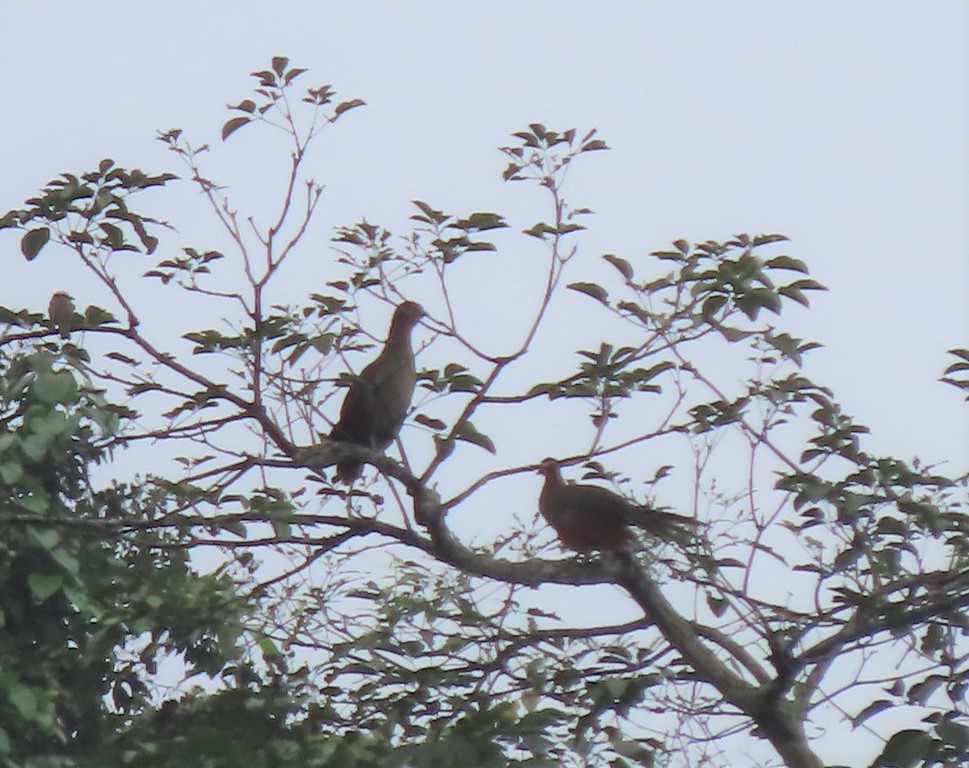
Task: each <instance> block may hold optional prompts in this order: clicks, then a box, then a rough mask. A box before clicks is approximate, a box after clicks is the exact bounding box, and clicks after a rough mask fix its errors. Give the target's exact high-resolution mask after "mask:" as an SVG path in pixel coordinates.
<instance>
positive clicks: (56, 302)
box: [47, 291, 74, 339]
mask: <svg viewBox="0 0 969 768" xmlns="http://www.w3.org/2000/svg"><path fill="white" fill-rule="evenodd" d="M47 314H48V316H49V317H50V321H51V324H52V325H53V326H54V327H55V328H56V329H57V330H58V331H60V334H61V338H62V339H66V338H68V337H70V335H71V323H72V321H73V320H74V299H73V298H71V295H70V294H69V293H68V292H67V291H58V292H57V293H55V294H54V295H53V296H51V297H50V304H49V305H48V306H47Z"/></svg>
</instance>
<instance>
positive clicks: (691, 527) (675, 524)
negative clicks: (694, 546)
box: [626, 507, 697, 544]
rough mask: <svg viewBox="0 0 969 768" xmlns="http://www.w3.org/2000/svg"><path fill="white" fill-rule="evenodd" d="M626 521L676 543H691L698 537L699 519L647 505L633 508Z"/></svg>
mask: <svg viewBox="0 0 969 768" xmlns="http://www.w3.org/2000/svg"><path fill="white" fill-rule="evenodd" d="M626 522H628V523H629V524H630V525H635V526H636V527H637V528H642V529H643V530H644V531H646V532H647V533H650V534H652V535H653V536H655V537H656V538H658V539H662V540H664V541H671V542H674V543H676V544H689V543H690V542H691V541H693V540H694V539H695V538H696V533H697V521H696V520H694V519H693V518H692V517H684V516H683V515H677V514H675V513H673V512H662V511H660V510H656V509H649V508H647V507H642V508H638V509H634V510H631V511H630V513H629V519H628V520H627V521H626Z"/></svg>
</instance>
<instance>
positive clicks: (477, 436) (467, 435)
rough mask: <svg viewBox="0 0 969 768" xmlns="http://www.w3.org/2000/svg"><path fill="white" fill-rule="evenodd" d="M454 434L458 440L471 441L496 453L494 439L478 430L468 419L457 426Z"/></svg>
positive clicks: (489, 451)
mask: <svg viewBox="0 0 969 768" xmlns="http://www.w3.org/2000/svg"><path fill="white" fill-rule="evenodd" d="M454 436H455V437H456V438H457V439H458V440H464V441H465V442H466V443H472V444H474V445H477V446H478V447H479V448H484V449H485V450H486V451H488V453H492V454H494V453H496V451H495V443H494V441H493V440H492V439H491V438H490V437H488V436H487V435H485V434H483V433H481V432H479V431H478V430H477V428H476V427H475V426H474V425H473V424H472V423H471V422H470V421H466V422H464V423H463V424H462V425H461V426H460V427H458V429H457V431H456V432H455V433H454Z"/></svg>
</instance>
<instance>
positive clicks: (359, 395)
mask: <svg viewBox="0 0 969 768" xmlns="http://www.w3.org/2000/svg"><path fill="white" fill-rule="evenodd" d="M364 373H366V370H365V371H364ZM375 411H376V398H375V397H374V389H373V385H372V384H371V383H369V382H368V381H367V380H366V379H364V378H363V374H361V375H360V376H359V377H357V378H356V379H355V380H354V381H353V383H352V384H351V385H350V390H349V391H348V392H347V396H346V398H344V400H343V406H342V407H341V408H340V419H339V421H337V423H336V426H335V427H333V431H332V432H331V433H330V437H331V438H332V439H334V440H341V441H344V442H350V443H357V444H358V445H366V446H371V443H372V435H373V431H374V426H373V422H374V415H375Z"/></svg>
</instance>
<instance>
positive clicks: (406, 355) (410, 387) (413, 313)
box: [330, 301, 424, 485]
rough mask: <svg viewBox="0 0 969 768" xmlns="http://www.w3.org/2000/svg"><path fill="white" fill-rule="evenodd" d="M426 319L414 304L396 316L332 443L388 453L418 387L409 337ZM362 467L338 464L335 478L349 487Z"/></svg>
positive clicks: (350, 396) (358, 380)
mask: <svg viewBox="0 0 969 768" xmlns="http://www.w3.org/2000/svg"><path fill="white" fill-rule="evenodd" d="M422 317H424V309H423V308H422V307H421V305H420V304H418V303H417V302H414V301H405V302H404V303H402V304H400V305H399V306H398V307H397V309H396V310H395V311H394V316H393V318H392V319H391V321H390V331H389V332H388V334H387V341H386V343H385V344H384V348H383V349H382V350H381V352H380V354H379V355H378V356H377V358H376V359H375V360H374V361H373V362H371V363H370V365H368V366H367V367H366V368H364V369H363V370H362V371H361V372H360V374H359V375H358V376H356V377H355V378H354V379H353V381H352V383H351V384H350V390H349V392H347V395H346V397H345V398H344V400H343V406H342V407H341V408H340V418H339V420H338V421H337V423H336V425H334V427H333V430H332V431H331V432H330V439H331V440H337V441H339V442H344V443H354V444H355V445H362V446H366V447H367V448H373V449H374V450H378V451H385V450H386V449H387V447H388V446H389V445H390V444H391V443H392V442H393V441H394V438H395V437H397V433H398V432H399V431H400V427H401V424H403V422H404V417H405V416H406V415H407V409H408V407H409V406H410V401H411V397H413V395H414V387H415V386H416V384H417V369H416V367H415V364H414V350H413V349H411V341H410V336H411V331H412V330H413V329H414V326H415V325H417V323H418V322H419V321H420V319H421V318H422ZM362 465H363V462H361V461H359V460H357V459H345V460H343V461H341V462H339V463H338V464H337V469H336V478H337V479H338V480H341V481H342V482H344V483H346V484H347V485H350V484H351V483H353V481H354V480H356V479H357V478H358V477H359V476H360V470H361V468H362Z"/></svg>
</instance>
